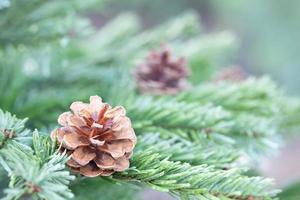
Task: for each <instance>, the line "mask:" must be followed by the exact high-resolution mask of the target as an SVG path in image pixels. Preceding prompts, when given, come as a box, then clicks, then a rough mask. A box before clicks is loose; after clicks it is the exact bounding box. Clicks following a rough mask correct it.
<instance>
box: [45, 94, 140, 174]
mask: <svg viewBox="0 0 300 200" xmlns="http://www.w3.org/2000/svg"><path fill="white" fill-rule="evenodd" d="M70 109H71V111H72V112H65V113H62V114H61V115H60V116H59V118H58V123H59V124H60V125H61V126H62V127H60V128H58V129H56V130H54V131H53V132H52V133H51V137H52V139H55V138H57V141H58V143H59V144H61V145H62V148H63V149H65V150H66V151H67V153H68V154H69V155H70V156H71V158H70V160H69V161H68V162H67V165H68V166H69V167H70V168H71V169H72V170H73V171H74V172H79V173H80V174H82V175H84V176H88V177H95V176H109V175H111V174H113V173H114V172H120V171H124V170H125V169H127V168H128V167H129V158H130V157H131V154H132V151H133V148H134V146H135V144H136V136H135V133H134V130H133V129H132V127H131V121H130V119H129V118H128V117H126V113H125V109H124V108H123V107H121V106H117V107H115V108H112V107H111V106H110V105H109V104H107V103H103V102H102V99H101V98H100V97H98V96H91V97H90V103H89V104H86V103H82V102H74V103H72V104H71V106H70Z"/></svg>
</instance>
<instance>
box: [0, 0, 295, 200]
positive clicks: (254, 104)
mask: <svg viewBox="0 0 300 200" xmlns="http://www.w3.org/2000/svg"><path fill="white" fill-rule="evenodd" d="M100 5H101V6H104V3H103V2H102V1H100V0H89V1H79V0H72V1H70V2H69V1H59V0H55V1H45V0H26V1H17V0H10V1H9V0H2V1H1V0H0V29H1V32H0V93H1V99H0V108H1V109H0V164H1V171H0V172H1V176H0V179H1V185H0V186H1V187H2V190H3V194H2V195H3V199H7V200H10V199H49V200H52V199H58V200H60V199H61V200H64V199H71V198H75V199H99V198H100V199H135V198H139V194H140V192H141V191H142V190H143V188H152V189H154V190H158V191H161V192H168V193H169V194H171V195H173V196H175V197H177V198H180V199H211V200H218V199H220V200H227V199H228V200H229V199H236V200H240V199H244V200H249V199H273V198H276V196H277V194H278V192H279V190H278V189H275V188H274V185H273V180H272V179H269V178H263V177H259V176H251V175H249V173H248V172H247V169H248V168H253V167H255V164H257V163H258V162H259V161H260V159H261V157H263V156H266V155H268V154H271V153H273V152H274V151H275V150H277V149H278V148H279V147H280V146H281V145H282V144H283V143H284V138H285V135H283V133H289V132H293V130H294V129H295V128H298V125H299V122H300V117H299V112H298V111H299V110H300V101H299V100H298V99H297V98H294V97H288V96H287V95H286V94H285V93H284V92H283V91H282V90H281V89H280V88H279V87H278V86H277V85H276V83H274V81H272V80H271V79H270V78H269V77H267V76H265V77H253V76H250V75H249V77H247V78H246V77H245V80H239V81H238V82H236V80H235V79H233V80H230V79H228V77H227V78H226V79H224V80H218V81H217V82H216V81H214V77H215V74H216V73H218V67H219V66H222V65H224V66H226V65H227V64H229V62H230V60H231V59H230V58H231V56H232V55H233V54H234V51H235V49H236V46H237V45H236V40H235V36H234V35H233V34H232V33H230V32H221V33H214V34H205V33H203V32H201V27H200V25H199V19H198V17H197V15H196V14H195V13H194V12H191V11H190V12H186V13H183V14H182V15H180V16H178V17H177V18H175V19H171V20H170V21H167V22H165V23H163V24H162V25H159V26H157V27H154V28H152V29H149V30H141V23H140V22H139V18H138V17H137V16H136V15H135V14H133V13H125V14H121V15H120V16H118V17H116V18H115V19H113V20H112V21H110V22H108V23H107V24H106V25H105V26H104V27H102V28H101V29H99V30H95V29H94V28H93V27H92V25H91V24H90V23H89V21H88V19H87V18H84V17H83V16H84V15H81V14H80V13H82V12H84V11H86V10H90V9H92V8H94V7H100ZM2 30H3V31H2ZM162 44H163V45H165V46H167V48H169V49H171V50H172V51H171V52H170V53H172V56H171V55H169V54H168V55H167V56H171V57H168V59H170V58H173V57H175V58H180V57H183V58H184V59H185V62H186V63H185V64H184V65H182V63H181V61H180V59H179V61H178V60H177V62H172V61H170V60H168V62H167V63H168V66H169V68H170V69H172V70H169V69H166V68H163V67H164V65H165V64H166V62H165V61H164V58H165V57H163V56H165V55H166V54H164V53H162V54H157V55H154V57H155V56H156V57H155V62H154V61H153V60H151V59H152V58H151V56H150V57H149V58H148V60H147V61H145V60H144V58H145V56H147V55H148V54H149V52H151V51H153V50H155V49H159V48H160V47H161V45H162ZM157 56H162V57H159V59H157V58H158V57H157ZM157 60H159V62H157ZM137 63H139V64H137ZM141 63H142V64H145V63H146V64H147V66H148V65H150V66H153V63H155V66H156V68H155V70H153V71H151V73H148V71H147V67H146V68H143V69H139V70H142V73H140V74H142V75H143V77H139V79H143V80H147V81H144V82H143V84H152V85H150V86H151V87H152V86H153V76H154V77H155V78H156V77H161V78H160V79H155V81H156V82H159V81H162V84H160V85H164V86H166V85H167V86H171V87H172V86H173V85H174V80H175V82H176V84H178V81H176V78H180V79H182V78H184V79H185V80H184V81H186V82H187V83H188V85H189V86H188V87H184V88H181V89H180V90H178V91H177V90H176V92H175V93H173V92H172V93H171V94H170V93H168V92H166V93H164V92H163V90H162V91H160V92H159V94H152V93H151V92H150V93H147V94H145V93H144V92H143V91H141V90H140V88H141V87H139V85H138V84H139V81H137V79H135V78H134V73H136V69H137V68H138V67H137V66H139V65H141ZM149 63H150V64H149ZM157 63H158V64H157ZM174 65H175V66H174ZM182 67H184V68H185V67H188V69H189V71H190V73H189V74H190V76H188V77H186V75H187V74H188V73H187V74H185V73H184V75H182V73H174V70H175V71H176V70H179V71H180V69H182ZM152 69H153V68H151V70H152ZM161 69H163V70H161ZM143 70H146V73H144V72H145V71H143ZM184 71H185V70H184ZM140 72H141V71H140ZM176 72H178V71H176ZM180 72H182V71H180ZM145 74H146V75H147V79H144V75H145ZM152 74H154V75H152ZM178 74H179V76H178ZM149 80H150V81H149ZM177 80H178V79H177ZM155 81H154V82H155ZM166 83H167V84H166ZM146 86H149V85H146ZM175 86H177V85H175ZM95 94H97V95H99V96H101V97H102V98H103V100H104V101H105V102H108V104H110V105H111V107H115V106H118V105H121V106H123V107H124V110H126V116H127V117H128V118H129V119H130V120H131V124H130V127H129V128H131V127H132V128H133V129H134V132H135V134H136V137H137V143H136V145H135V148H134V151H133V153H132V155H131V154H130V156H129V155H128V157H127V158H128V159H129V158H130V160H129V162H130V166H126V168H127V167H128V168H127V169H126V170H115V171H113V172H112V171H110V172H109V174H106V175H108V176H98V177H94V178H88V177H85V176H82V175H79V174H78V173H74V168H73V170H70V168H69V167H67V165H69V166H70V163H69V164H67V163H68V162H70V160H71V159H72V158H71V157H72V155H71V154H72V153H73V150H74V149H72V150H70V149H68V148H67V147H66V146H64V145H65V143H64V142H65V141H66V140H65V138H61V140H62V141H60V138H58V137H57V138H55V137H54V138H53V137H52V138H51V137H50V132H51V131H52V130H53V129H55V127H58V124H57V122H56V121H57V118H58V116H59V115H60V114H61V113H63V112H65V111H68V110H69V109H68V107H69V106H70V105H71V103H72V102H77V101H83V102H87V100H88V98H89V97H90V96H92V95H95ZM77 104H78V102H77ZM108 104H103V105H105V106H104V107H101V110H105V111H104V113H105V112H107V110H110V109H111V107H109V106H108ZM72 105H73V104H72ZM80 105H81V106H82V104H80ZM98 106H99V105H98ZM101 106H102V104H101ZM85 109H87V108H85ZM112 109H113V108H112ZM81 111H82V110H79V114H78V115H80V116H81V115H82V114H80V112H81ZM122 112H123V111H122ZM11 113H13V114H11ZM104 113H102V114H103V115H101V116H102V118H103V116H104ZM14 114H16V115H17V117H16V116H15V115H14ZM99 115H100V114H99ZM83 116H85V117H86V116H90V117H91V118H93V120H94V119H95V117H94V116H93V114H90V113H86V112H85V113H84V115H83ZM122 116H123V114H122ZM72 117H74V116H68V117H66V119H65V122H64V123H63V124H67V125H63V127H64V128H66V129H64V131H65V132H64V134H67V132H68V131H70V129H72V128H74V127H76V126H74V124H73V125H70V123H73V122H72V120H77V121H76V123H75V124H76V125H78V127H79V128H78V129H80V123H82V121H80V120H81V119H78V118H76V119H75V118H72ZM87 118H88V117H86V118H84V120H85V122H86V123H89V119H87ZM102 118H101V119H102ZM97 120H98V118H97ZM97 120H94V122H93V123H91V124H89V126H90V128H94V129H95V130H96V129H97V130H98V129H101V130H102V129H103V131H102V133H103V132H105V131H107V130H106V129H105V128H107V127H109V126H112V124H113V123H115V122H111V121H108V122H107V124H106V125H107V127H106V126H104V125H103V124H101V123H100V122H99V124H97V123H98V121H97ZM59 121H60V124H62V123H61V120H59ZM116 124H117V123H116ZM127 125H128V124H127ZM65 126H66V127H65ZM70 127H71V128H70ZM121 127H122V126H121ZM126 127H127V126H126ZM37 129H39V130H37ZM94 129H93V130H94ZM126 129H128V127H127V128H126ZM122 130H123V129H122ZM130 130H131V129H130ZM111 134H112V133H111V132H110V134H109V135H110V136H111V137H112V135H111ZM92 136H94V135H92ZM92 139H94V137H92ZM91 141H94V140H91ZM81 142H82V141H81ZM98 142H99V141H98ZM94 143H96V144H98V143H97V141H94ZM94 143H93V142H92V144H89V145H95V144H94ZM102 150H103V149H102ZM111 150H112V151H113V150H115V149H111ZM102 153H103V152H102ZM128 153H129V152H128ZM86 155H87V154H82V156H83V157H84V156H86ZM92 159H94V157H93V158H92ZM241 159H243V160H245V159H246V160H247V161H248V162H246V163H241V161H240V160H241ZM116 160H117V159H116ZM73 164H74V163H73ZM81 167H82V166H81ZM75 171H76V170H75ZM99 174H101V173H99ZM2 180H3V181H2ZM5 180H8V182H6V181H5ZM2 182H3V183H2Z"/></svg>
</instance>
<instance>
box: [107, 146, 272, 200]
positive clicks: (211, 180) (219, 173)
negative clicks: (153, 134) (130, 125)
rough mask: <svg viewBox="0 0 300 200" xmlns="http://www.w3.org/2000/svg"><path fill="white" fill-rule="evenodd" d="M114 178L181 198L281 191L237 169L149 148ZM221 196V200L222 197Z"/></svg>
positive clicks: (268, 195)
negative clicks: (191, 162) (183, 160)
mask: <svg viewBox="0 0 300 200" xmlns="http://www.w3.org/2000/svg"><path fill="white" fill-rule="evenodd" d="M113 178H115V179H118V180H124V181H133V182H137V183H144V184H146V185H147V186H150V187H152V188H153V189H156V190H159V191H163V192H170V193H172V194H175V195H179V196H181V197H186V198H189V197H191V198H192V197H196V198H199V199H201V198H205V197H210V198H209V199H214V198H215V199H222V198H221V196H225V197H227V198H229V199H247V198H248V197H249V196H253V197H258V198H265V199H268V198H271V196H273V195H274V194H276V192H277V191H275V190H272V189H270V188H271V185H272V180H270V179H263V178H260V177H246V176H243V175H240V172H239V171H238V170H237V169H231V170H227V171H226V170H217V169H214V168H213V167H209V166H207V165H197V166H191V165H189V164H187V163H181V162H174V161H170V159H169V158H168V157H166V156H163V155H161V154H159V153H157V151H156V147H155V146H153V147H149V148H148V149H143V151H139V152H136V153H135V154H134V156H133V158H132V161H131V167H130V168H129V169H128V170H126V171H125V172H122V173H118V174H115V175H114V176H113ZM219 197H220V198H219Z"/></svg>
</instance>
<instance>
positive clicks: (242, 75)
mask: <svg viewBox="0 0 300 200" xmlns="http://www.w3.org/2000/svg"><path fill="white" fill-rule="evenodd" d="M248 76H249V75H248V74H247V72H246V71H245V70H244V69H243V68H241V67H239V66H232V67H227V68H225V69H223V70H221V71H219V72H218V73H217V74H216V75H215V76H214V77H213V82H221V81H229V82H242V81H244V80H246V79H247V78H248Z"/></svg>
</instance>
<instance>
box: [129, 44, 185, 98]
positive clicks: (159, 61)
mask: <svg viewBox="0 0 300 200" xmlns="http://www.w3.org/2000/svg"><path fill="white" fill-rule="evenodd" d="M188 74H189V68H188V67H187V64H186V61H185V59H184V58H179V59H172V58H171V55H170V51H169V50H167V49H165V48H163V49H161V50H157V51H152V52H150V54H149V55H148V56H147V57H146V58H145V61H144V63H142V64H140V65H138V66H137V67H136V69H135V71H134V75H135V79H136V83H137V87H138V88H139V90H140V91H141V92H142V93H148V94H154V95H162V94H170V95H173V94H176V93H178V92H180V91H182V90H184V89H186V88H187V87H188V82H187V76H188Z"/></svg>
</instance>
